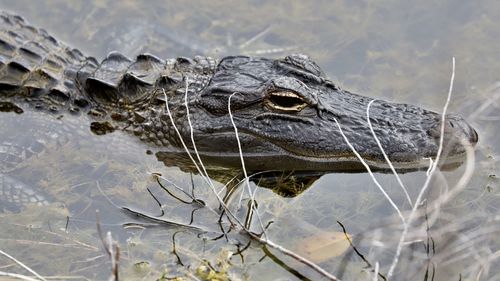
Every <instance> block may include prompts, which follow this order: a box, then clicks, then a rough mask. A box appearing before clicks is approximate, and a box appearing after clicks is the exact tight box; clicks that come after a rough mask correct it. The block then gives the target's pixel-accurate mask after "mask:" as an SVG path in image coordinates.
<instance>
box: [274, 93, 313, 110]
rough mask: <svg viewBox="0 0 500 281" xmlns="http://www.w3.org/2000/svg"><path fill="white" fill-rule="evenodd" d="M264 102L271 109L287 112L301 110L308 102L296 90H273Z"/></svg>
mask: <svg viewBox="0 0 500 281" xmlns="http://www.w3.org/2000/svg"><path fill="white" fill-rule="evenodd" d="M264 104H265V105H266V106H267V107H268V108H271V109H275V110H279V111H287V112H299V111H301V110H302V109H303V108H304V107H306V106H307V105H308V104H307V102H306V101H304V99H303V98H302V97H300V96H299V95H297V94H296V93H294V92H289V91H288V92H271V93H269V94H268V95H267V96H266V98H265V100H264Z"/></svg>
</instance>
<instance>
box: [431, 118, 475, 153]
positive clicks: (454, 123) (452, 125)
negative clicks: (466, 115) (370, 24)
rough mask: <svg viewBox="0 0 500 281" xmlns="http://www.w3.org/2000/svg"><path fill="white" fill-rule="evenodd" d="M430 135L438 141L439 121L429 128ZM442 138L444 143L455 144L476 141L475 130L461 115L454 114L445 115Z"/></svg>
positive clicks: (439, 132)
mask: <svg viewBox="0 0 500 281" xmlns="http://www.w3.org/2000/svg"><path fill="white" fill-rule="evenodd" d="M430 135H431V136H432V137H434V138H435V140H436V142H438V143H439V138H440V136H441V122H439V123H438V124H436V126H435V127H434V128H432V129H431V131H430ZM444 140H445V142H446V143H457V145H462V146H463V145H466V144H470V145H475V144H476V143H477V142H478V135H477V132H476V130H474V128H472V126H471V125H469V123H467V122H466V121H465V120H464V119H463V118H462V117H460V116H458V115H454V114H448V115H446V119H445V127H444Z"/></svg>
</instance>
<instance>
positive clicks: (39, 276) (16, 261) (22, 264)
mask: <svg viewBox="0 0 500 281" xmlns="http://www.w3.org/2000/svg"><path fill="white" fill-rule="evenodd" d="M0 254H1V255H3V256H5V257H6V258H8V259H10V260H12V261H13V262H15V263H16V264H18V265H19V266H21V267H22V268H24V269H26V270H27V271H29V272H30V273H31V274H33V275H34V276H36V278H38V279H39V280H42V281H47V279H45V278H44V277H42V276H41V275H40V274H38V273H36V271H34V270H33V269H31V268H29V267H28V266H27V265H25V264H24V263H22V262H20V261H19V260H17V259H16V258H14V257H13V256H11V255H9V254H7V253H6V252H4V251H2V250H0ZM19 276H21V275H19ZM26 280H27V279H26Z"/></svg>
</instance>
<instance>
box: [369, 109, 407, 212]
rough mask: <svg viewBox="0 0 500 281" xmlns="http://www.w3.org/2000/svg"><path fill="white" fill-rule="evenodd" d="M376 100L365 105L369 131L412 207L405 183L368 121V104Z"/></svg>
mask: <svg viewBox="0 0 500 281" xmlns="http://www.w3.org/2000/svg"><path fill="white" fill-rule="evenodd" d="M375 101H376V100H371V101H370V102H369V103H368V106H367V107H366V121H367V122H368V126H369V127H370V132H372V135H373V138H374V139H375V141H376V142H377V145H378V147H379V148H380V151H381V152H382V155H384V159H385V161H386V162H387V164H389V167H390V168H391V171H392V173H393V174H394V176H396V179H397V181H398V183H399V186H401V189H403V192H404V193H405V195H406V199H407V200H408V203H410V206H411V207H413V204H412V202H411V198H410V195H409V194H408V190H406V187H405V185H404V184H403V181H401V178H400V177H399V174H398V172H396V169H394V166H393V165H392V162H391V160H390V159H389V157H388V156H387V154H386V153H385V150H384V148H383V147H382V144H381V143H380V140H379V139H378V137H377V134H375V131H374V130H373V126H372V122H371V121H370V106H371V105H372V104H373V103H374V102H375Z"/></svg>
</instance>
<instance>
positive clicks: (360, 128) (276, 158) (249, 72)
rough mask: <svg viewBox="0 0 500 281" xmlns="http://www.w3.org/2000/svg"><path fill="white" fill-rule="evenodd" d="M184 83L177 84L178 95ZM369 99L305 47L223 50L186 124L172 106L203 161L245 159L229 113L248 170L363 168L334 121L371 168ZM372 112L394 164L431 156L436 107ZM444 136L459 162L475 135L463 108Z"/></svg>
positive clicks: (377, 104)
mask: <svg viewBox="0 0 500 281" xmlns="http://www.w3.org/2000/svg"><path fill="white" fill-rule="evenodd" d="M191 80H193V79H191ZM188 81H189V80H188ZM182 92H183V91H179V89H177V92H176V93H177V94H175V95H182V94H181V93H182ZM171 98H172V99H175V97H174V96H172V95H171ZM180 100H182V99H180ZM372 100H373V99H372V98H368V97H364V96H360V95H357V94H354V93H351V92H349V91H346V90H342V89H340V88H339V87H338V86H336V85H335V84H334V83H332V82H331V81H330V80H329V79H328V78H327V77H326V76H325V74H324V73H323V71H322V70H321V69H320V68H319V67H318V66H317V64H316V63H314V62H313V61H312V60H310V59H309V58H308V57H306V56H304V55H292V56H287V57H286V58H284V59H278V60H273V59H267V58H253V57H246V56H233V57H226V58H224V59H222V60H221V61H220V63H219V64H218V65H217V67H216V69H215V70H214V73H213V74H212V75H211V76H210V80H209V82H207V83H206V85H204V87H203V88H202V89H197V90H196V91H194V93H193V94H189V112H190V117H191V123H192V124H191V125H192V126H191V128H192V129H189V124H188V120H187V116H186V115H187V114H186V110H185V107H184V105H182V106H177V110H175V113H174V114H173V115H175V117H174V119H175V120H176V121H175V122H176V123H177V127H178V128H182V129H181V130H180V132H181V135H182V137H183V139H184V141H185V143H186V144H187V146H188V147H189V148H190V150H191V152H194V149H193V146H192V144H191V136H190V134H191V133H192V134H193V137H194V140H195V143H196V148H197V150H198V153H199V155H200V156H201V159H202V160H203V161H204V162H205V164H208V165H215V166H221V167H234V168H239V167H241V162H240V155H239V150H238V142H237V139H236V136H235V130H234V127H233V124H232V122H231V121H232V120H233V121H234V124H235V126H236V127H237V129H238V133H239V141H240V142H241V147H242V153H243V156H244V160H245V165H246V168H247V169H248V170H251V171H262V170H296V171H297V170H302V171H350V172H359V171H364V170H365V169H364V167H363V166H362V165H361V163H360V161H359V160H358V159H357V157H356V156H355V154H354V153H353V151H352V150H351V148H350V147H349V146H348V144H347V143H346V141H345V140H344V137H343V136H342V135H341V131H340V129H339V126H338V125H337V122H338V124H339V125H340V128H341V129H342V131H343V133H344V134H345V136H346V138H347V139H348V140H349V142H350V143H351V144H352V146H353V147H354V149H355V150H356V151H357V152H358V153H359V154H360V155H361V157H363V158H364V159H365V161H366V162H367V163H368V164H369V165H370V166H371V168H372V169H374V170H387V169H388V164H387V162H386V161H385V160H384V156H383V154H382V152H381V150H380V148H379V147H378V145H377V143H376V141H375V139H374V137H373V135H372V133H371V131H370V128H369V125H368V122H367V114H366V110H367V106H368V104H369V103H370V101H372ZM229 108H230V109H231V112H230V111H229ZM231 113H232V120H231ZM163 120H168V119H167V118H163ZM370 121H371V123H372V125H373V129H374V132H375V134H376V136H377V137H378V139H379V140H380V143H381V145H382V147H383V148H384V150H385V152H386V154H387V155H388V157H389V158H390V160H391V161H392V163H393V165H394V167H395V168H396V169H398V170H400V171H408V170H418V169H426V168H428V166H429V160H428V159H427V158H435V157H436V154H437V152H438V146H439V139H440V130H441V114H438V113H435V112H432V111H429V110H425V109H422V108H420V107H417V106H413V105H407V104H398V103H391V102H386V101H381V100H376V101H374V102H373V103H372V104H371V107H370ZM164 122H166V123H165V124H164V125H165V126H170V124H168V123H169V122H170V121H164ZM191 130H192V131H191ZM444 140H445V145H446V150H445V151H446V155H443V158H446V160H444V161H443V164H444V165H445V166H449V167H452V166H458V165H459V164H460V163H461V162H463V160H464V154H465V151H466V150H465V147H464V145H465V146H471V145H474V144H475V143H476V142H477V140H478V136H477V133H476V132H475V130H474V129H473V128H472V127H471V126H470V125H468V124H467V123H466V122H465V121H464V120H463V119H462V118H460V117H458V116H455V115H447V116H446V123H445V134H444ZM444 156H445V157H444Z"/></svg>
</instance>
